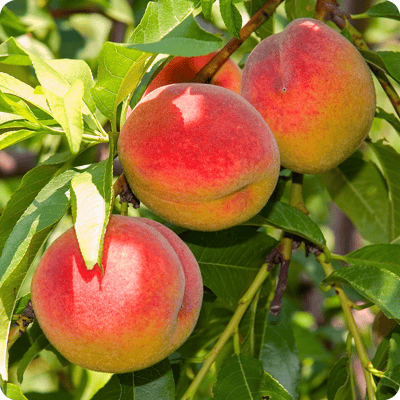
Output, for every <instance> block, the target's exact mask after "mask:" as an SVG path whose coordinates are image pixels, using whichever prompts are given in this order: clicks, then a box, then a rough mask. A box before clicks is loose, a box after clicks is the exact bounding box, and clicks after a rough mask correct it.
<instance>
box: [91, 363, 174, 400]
mask: <svg viewBox="0 0 400 400" xmlns="http://www.w3.org/2000/svg"><path fill="white" fill-rule="evenodd" d="M132 399H135V400H148V399H160V400H174V399H175V383H174V377H173V375H172V370H171V366H170V363H169V361H168V359H165V360H163V361H160V362H159V363H157V364H155V365H153V366H151V367H149V368H146V369H143V370H140V371H136V372H134V373H132V372H130V373H126V374H118V375H113V376H112V378H111V379H110V380H109V381H108V383H107V384H106V385H105V386H104V387H103V388H102V389H100V390H99V391H98V392H97V393H96V394H95V395H94V396H93V397H92V400H132Z"/></svg>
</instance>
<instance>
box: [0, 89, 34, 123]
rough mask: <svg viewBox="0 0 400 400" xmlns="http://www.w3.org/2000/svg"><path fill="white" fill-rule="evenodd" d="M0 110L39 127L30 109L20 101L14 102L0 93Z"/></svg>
mask: <svg viewBox="0 0 400 400" xmlns="http://www.w3.org/2000/svg"><path fill="white" fill-rule="evenodd" d="M0 110H1V111H3V112H6V113H9V114H16V115H19V116H21V117H23V118H25V119H26V120H28V121H30V122H32V123H33V124H34V125H36V126H37V127H39V126H40V125H39V122H38V120H37V119H36V117H35V115H34V114H33V112H32V111H31V109H30V108H29V107H28V106H27V105H26V104H25V102H24V101H22V100H17V101H14V100H12V99H11V98H10V96H9V95H6V94H4V93H2V92H0Z"/></svg>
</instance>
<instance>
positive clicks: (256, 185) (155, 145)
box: [118, 83, 280, 231]
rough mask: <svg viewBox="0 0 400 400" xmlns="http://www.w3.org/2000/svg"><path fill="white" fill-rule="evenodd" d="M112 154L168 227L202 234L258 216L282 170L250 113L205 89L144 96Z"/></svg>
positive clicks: (227, 95) (175, 88) (237, 99)
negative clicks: (116, 154) (199, 231)
mask: <svg viewBox="0 0 400 400" xmlns="http://www.w3.org/2000/svg"><path fill="white" fill-rule="evenodd" d="M118 154H119V159H120V161H121V165H122V167H123V170H124V174H125V176H126V179H127V181H128V183H129V185H130V187H131V189H132V190H133V192H134V193H135V195H136V196H137V197H138V198H139V200H141V201H142V202H143V203H144V204H145V205H146V206H147V207H149V208H150V209H151V210H152V211H154V212H155V213H156V214H158V215H160V216H161V217H163V218H165V219H166V220H168V221H170V222H172V223H174V224H177V225H180V226H183V227H187V228H190V229H194V230H201V231H216V230H220V229H225V228H228V227H231V226H234V225H238V224H240V223H242V222H244V221H247V220H248V219H250V218H251V217H253V216H254V215H255V214H257V213H258V212H259V211H260V210H261V208H262V207H263V206H264V205H265V203H266V202H267V200H268V199H269V197H270V195H271V193H272V191H273V190H274V188H275V186H276V182H277V179H278V175H279V170H280V162H279V150H278V146H277V144H276V140H275V138H274V136H273V134H272V133H271V131H270V129H269V127H268V125H267V124H266V123H265V121H264V120H263V118H262V117H261V115H260V114H259V113H258V112H257V111H256V110H255V108H254V107H253V106H251V104H249V103H248V102H247V101H246V100H244V99H243V98H242V97H241V96H240V95H238V94H236V93H234V92H232V91H231V90H228V89H225V88H221V87H219V86H215V85H206V84H195V83H179V84H173V85H167V86H163V87H161V88H158V89H156V90H154V91H153V92H151V93H149V94H148V95H147V96H146V97H144V98H143V99H142V100H141V101H140V102H139V103H138V104H137V106H136V107H135V109H134V110H133V112H132V114H131V115H130V117H129V118H128V120H127V121H126V123H125V125H124V126H123V128H122V130H121V134H120V137H119V140H118Z"/></svg>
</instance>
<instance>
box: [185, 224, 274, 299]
mask: <svg viewBox="0 0 400 400" xmlns="http://www.w3.org/2000/svg"><path fill="white" fill-rule="evenodd" d="M181 237H182V239H183V240H184V241H185V242H186V244H187V245H188V246H189V248H190V250H191V251H192V252H193V254H194V256H195V257H196V259H197V262H198V263H199V266H200V269H201V273H202V277H203V282H204V285H205V286H207V287H208V288H210V289H211V290H212V291H213V292H214V293H215V294H216V295H217V296H218V297H220V298H221V299H223V300H225V301H226V302H227V303H228V304H230V305H232V306H236V305H237V302H238V301H239V299H240V297H241V296H242V295H243V293H244V292H245V290H246V289H247V288H248V286H249V285H250V284H251V282H252V281H253V279H254V278H255V276H256V274H257V272H258V270H259V268H260V267H261V265H262V264H263V263H264V262H265V257H266V256H267V255H268V253H269V252H270V251H271V250H272V249H273V248H274V247H275V246H276V244H277V242H276V240H275V239H273V238H271V237H269V236H267V235H265V234H264V233H260V232H257V231H256V230H255V229H254V228H251V227H244V226H242V227H235V228H231V229H226V230H224V231H219V232H195V231H189V232H185V233H183V234H181Z"/></svg>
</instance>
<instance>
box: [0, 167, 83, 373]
mask: <svg viewBox="0 0 400 400" xmlns="http://www.w3.org/2000/svg"><path fill="white" fill-rule="evenodd" d="M76 174H77V172H76V171H74V170H68V171H65V172H64V173H62V174H61V175H59V176H57V177H56V178H54V179H52V180H51V181H50V182H49V183H48V184H47V185H46V186H45V187H44V188H43V189H42V190H41V191H40V192H39V194H38V195H37V196H36V198H35V199H34V201H33V202H32V203H31V205H30V206H29V207H28V208H27V209H26V211H25V212H24V213H23V215H22V217H21V218H20V219H19V220H18V222H17V223H16V225H15V226H14V229H13V230H12V232H11V234H10V236H9V237H8V239H7V241H6V243H5V245H4V248H3V251H2V254H1V257H0V316H1V317H0V343H2V345H1V347H0V373H1V375H2V376H3V377H5V378H6V377H7V346H6V344H7V336H8V331H9V328H10V322H11V317H12V314H13V310H14V308H15V303H16V298H15V296H16V295H18V292H19V289H20V287H21V285H22V282H23V280H24V277H25V274H26V273H27V271H28V270H29V268H30V266H31V262H32V261H33V259H34V257H35V256H36V253H37V252H38V251H39V249H40V247H41V246H42V244H43V243H44V241H45V240H46V238H47V236H48V234H49V233H50V231H51V230H52V228H53V227H54V225H55V224H56V223H57V222H58V221H59V220H60V219H61V217H62V216H63V215H64V214H65V212H66V211H67V209H68V206H69V193H68V191H69V186H70V182H71V180H72V178H73V177H74V176H75V175H76Z"/></svg>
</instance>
